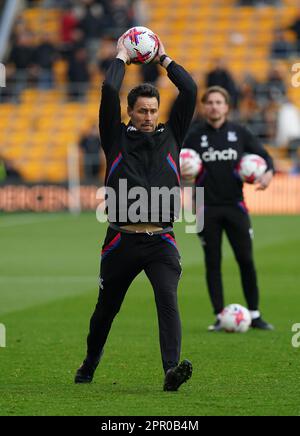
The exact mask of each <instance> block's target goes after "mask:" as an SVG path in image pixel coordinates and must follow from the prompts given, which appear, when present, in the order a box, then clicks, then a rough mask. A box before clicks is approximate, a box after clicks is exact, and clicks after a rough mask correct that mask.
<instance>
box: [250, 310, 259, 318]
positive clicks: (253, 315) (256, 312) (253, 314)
mask: <svg viewBox="0 0 300 436" xmlns="http://www.w3.org/2000/svg"><path fill="white" fill-rule="evenodd" d="M249 312H250V315H251V319H257V318H259V317H260V311H259V310H250V311H249Z"/></svg>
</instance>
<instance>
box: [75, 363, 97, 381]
mask: <svg viewBox="0 0 300 436" xmlns="http://www.w3.org/2000/svg"><path fill="white" fill-rule="evenodd" d="M99 360H100V359H99ZM99 360H96V361H91V360H89V359H84V361H83V363H82V365H81V366H80V368H78V369H77V371H76V374H75V379H74V382H75V383H91V382H92V380H93V377H94V372H95V370H96V368H97V366H98V363H99Z"/></svg>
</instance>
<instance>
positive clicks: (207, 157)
mask: <svg viewBox="0 0 300 436" xmlns="http://www.w3.org/2000/svg"><path fill="white" fill-rule="evenodd" d="M237 158H238V153H237V151H236V150H234V149H233V148H227V149H225V150H214V148H213V147H209V149H208V150H207V151H205V152H204V153H202V160H204V161H205V162H215V161H221V160H237Z"/></svg>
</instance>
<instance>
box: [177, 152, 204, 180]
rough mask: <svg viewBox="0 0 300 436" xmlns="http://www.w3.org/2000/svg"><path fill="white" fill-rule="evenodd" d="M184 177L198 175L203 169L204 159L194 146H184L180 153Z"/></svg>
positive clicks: (181, 169)
mask: <svg viewBox="0 0 300 436" xmlns="http://www.w3.org/2000/svg"><path fill="white" fill-rule="evenodd" d="M179 164H180V172H181V175H182V177H192V176H194V177H196V176H197V175H198V174H199V172H200V171H201V169H202V160H201V158H200V156H199V154H198V153H197V152H196V151H195V150H193V149H192V148H183V149H182V150H181V152H180V155H179Z"/></svg>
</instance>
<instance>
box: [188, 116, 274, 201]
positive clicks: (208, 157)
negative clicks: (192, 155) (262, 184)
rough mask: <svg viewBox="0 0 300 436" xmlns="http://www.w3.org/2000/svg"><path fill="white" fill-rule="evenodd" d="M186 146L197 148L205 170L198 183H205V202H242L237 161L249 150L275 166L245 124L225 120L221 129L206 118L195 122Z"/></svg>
mask: <svg viewBox="0 0 300 436" xmlns="http://www.w3.org/2000/svg"><path fill="white" fill-rule="evenodd" d="M184 147H186V148H192V149H194V150H196V151H197V152H198V153H199V154H200V157H201V159H202V163H203V170H202V171H201V172H200V174H199V176H198V178H197V179H196V186H203V187H204V203H205V205H207V206H208V205H215V206H218V205H220V206H222V205H237V204H239V203H241V202H243V182H242V181H241V179H240V178H239V176H238V174H237V164H238V162H239V160H240V159H241V157H242V156H243V155H244V154H246V153H253V154H258V155H259V156H261V157H263V158H264V159H265V161H266V163H267V169H268V170H269V169H272V170H273V169H274V167H273V161H272V158H271V156H270V155H269V154H268V152H267V151H266V150H265V149H264V148H263V147H262V145H261V144H260V142H259V141H258V139H257V138H256V137H255V136H254V135H253V134H252V133H251V132H250V131H249V130H248V129H246V128H245V127H243V126H241V125H239V124H237V123H233V122H230V121H226V122H225V123H224V124H223V125H222V126H221V127H220V128H219V129H215V128H214V127H213V126H211V125H210V124H209V123H207V122H203V121H200V122H196V123H194V124H193V125H192V126H191V129H190V131H189V133H188V135H187V137H186V139H185V141H184Z"/></svg>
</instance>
